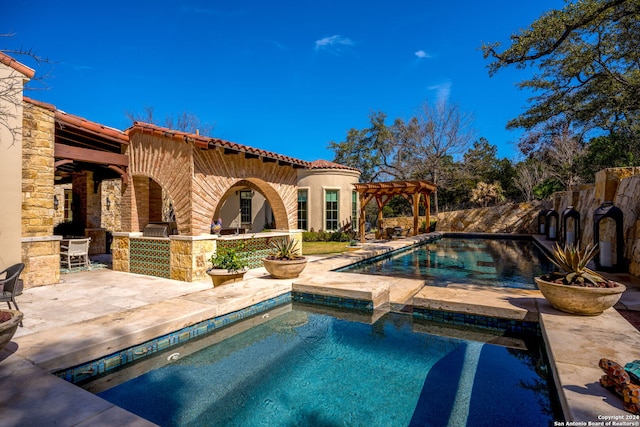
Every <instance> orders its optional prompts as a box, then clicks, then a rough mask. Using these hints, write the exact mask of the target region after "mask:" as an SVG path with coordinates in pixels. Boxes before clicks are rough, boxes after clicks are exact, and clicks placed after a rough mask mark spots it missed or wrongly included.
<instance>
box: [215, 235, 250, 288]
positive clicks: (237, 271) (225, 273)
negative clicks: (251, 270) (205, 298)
mask: <svg viewBox="0 0 640 427" xmlns="http://www.w3.org/2000/svg"><path fill="white" fill-rule="evenodd" d="M243 248H244V244H241V245H240V247H239V248H238V249H237V248H227V247H217V248H216V252H215V253H214V254H213V255H211V258H209V262H211V268H210V269H209V270H207V274H208V275H209V277H211V281H212V282H213V287H216V286H220V285H222V284H224V283H230V282H237V281H238V280H242V278H243V277H244V273H246V272H247V263H246V261H245V260H244V258H243V257H241V256H240V254H239V252H238V251H239V250H242V249H243Z"/></svg>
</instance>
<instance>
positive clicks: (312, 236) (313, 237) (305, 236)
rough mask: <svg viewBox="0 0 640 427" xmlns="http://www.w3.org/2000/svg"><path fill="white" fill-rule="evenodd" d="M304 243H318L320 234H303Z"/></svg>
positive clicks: (308, 232) (312, 232)
mask: <svg viewBox="0 0 640 427" xmlns="http://www.w3.org/2000/svg"><path fill="white" fill-rule="evenodd" d="M302 241H303V242H317V241H318V233H316V232H315V231H303V232H302Z"/></svg>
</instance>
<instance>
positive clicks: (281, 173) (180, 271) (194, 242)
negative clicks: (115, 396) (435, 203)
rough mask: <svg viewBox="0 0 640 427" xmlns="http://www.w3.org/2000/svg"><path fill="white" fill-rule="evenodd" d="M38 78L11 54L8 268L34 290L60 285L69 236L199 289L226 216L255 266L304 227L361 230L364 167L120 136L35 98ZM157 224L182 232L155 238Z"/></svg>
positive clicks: (217, 142) (142, 126) (139, 133)
mask: <svg viewBox="0 0 640 427" xmlns="http://www.w3.org/2000/svg"><path fill="white" fill-rule="evenodd" d="M33 74H34V73H33V70H30V69H28V68H27V67H25V66H23V65H22V64H20V63H18V62H16V61H15V60H14V59H12V58H10V57H8V56H6V55H3V54H0V81H1V82H3V83H4V84H7V85H9V86H11V87H12V88H14V89H15V90H13V91H12V92H11V94H10V96H4V97H2V99H0V108H2V111H3V112H4V111H8V112H9V113H10V114H6V117H7V123H4V122H2V123H0V132H2V133H0V136H1V137H2V140H1V142H0V150H3V153H2V155H1V156H0V174H1V175H0V177H1V178H2V181H1V182H2V183H3V191H2V192H1V193H0V197H1V198H2V200H0V202H2V203H0V215H1V217H2V218H3V221H2V222H1V223H0V267H3V268H4V267H5V266H8V265H11V264H13V263H16V262H20V260H22V261H23V262H25V264H26V268H25V271H24V273H23V276H22V278H23V279H24V283H25V286H26V287H32V286H38V285H44V284H51V283H56V282H58V281H59V277H60V240H61V239H62V237H63V236H62V235H74V236H79V235H82V236H88V237H91V239H92V240H91V248H90V253H94V254H95V253H104V252H109V251H111V252H112V255H113V268H114V269H115V270H120V271H129V272H137V273H142V274H150V275H159V276H162V277H169V278H174V279H178V280H185V281H192V280H199V279H200V278H203V277H205V270H206V268H207V260H208V258H209V257H210V256H211V254H212V253H213V252H214V251H215V248H216V246H217V245H220V244H225V245H226V244H229V243H228V242H226V243H225V242H223V241H222V240H221V239H224V237H220V236H217V235H213V234H212V233H211V232H212V224H213V223H214V222H215V221H217V220H218V218H220V219H222V223H223V229H224V231H225V233H223V234H232V235H233V236H234V238H235V239H238V238H239V237H238V236H237V235H240V234H244V235H245V236H247V237H245V239H250V246H251V251H252V256H254V258H256V259H252V262H254V263H255V262H257V260H259V258H258V257H259V256H261V255H264V254H265V251H267V250H268V241H269V239H270V238H272V237H273V236H276V235H282V236H289V237H291V238H295V239H299V240H301V231H302V229H301V228H300V225H304V228H303V229H311V228H313V229H315V230H320V229H326V230H338V229H342V228H345V227H350V226H351V224H352V221H353V219H354V216H355V215H356V214H355V212H357V197H354V195H353V192H352V188H351V184H353V183H356V182H358V178H359V175H360V173H359V171H357V170H355V169H352V168H348V167H345V166H342V165H338V164H336V163H332V162H327V161H322V160H318V161H315V162H308V161H304V160H301V159H296V158H292V157H289V156H286V155H282V154H279V153H274V152H268V151H265V150H261V149H258V148H254V147H250V146H246V145H242V144H237V143H234V142H230V141H225V140H221V139H218V138H211V137H206V136H202V135H198V134H189V133H186V132H180V131H176V130H173V129H168V128H163V127H159V126H156V125H153V124H149V123H138V122H137V123H135V124H134V125H133V126H132V127H130V128H129V129H127V130H125V131H121V130H118V129H113V128H110V127H107V126H104V125H101V124H99V123H96V122H93V121H90V120H87V119H84V118H82V117H79V116H75V115H72V114H68V113H65V112H63V111H60V110H58V109H57V108H56V107H55V106H53V105H51V104H46V103H42V102H39V101H37V100H33V99H29V98H26V97H23V94H22V88H23V84H24V83H25V82H26V81H28V79H30V78H32V77H33ZM301 195H304V197H302V196H301ZM300 214H303V215H304V217H303V221H300V220H299V215H300ZM154 222H168V223H170V224H172V227H173V228H172V230H173V231H174V232H173V233H172V234H171V235H170V236H168V237H166V238H164V237H163V238H161V239H159V238H149V237H147V236H145V235H144V230H145V227H147V225H149V224H150V223H154ZM63 226H65V227H66V228H65V227H63ZM54 227H55V229H56V232H54ZM265 228H268V229H270V230H273V232H272V233H271V234H269V236H268V237H266V235H265V234H264V233H260V232H262V231H263V229H265ZM64 230H66V231H64ZM274 233H275V234H274ZM149 253H153V254H156V255H157V256H156V255H154V257H148V256H147V255H146V254H149ZM158 254H159V255H158Z"/></svg>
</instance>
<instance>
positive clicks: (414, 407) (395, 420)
mask: <svg viewBox="0 0 640 427" xmlns="http://www.w3.org/2000/svg"><path fill="white" fill-rule="evenodd" d="M291 307H292V306H291V305H287V306H286V307H285V308H280V309H279V311H277V310H276V311H274V312H273V313H275V314H271V317H269V318H267V317H268V316H265V315H263V316H262V318H261V319H260V320H261V321H262V322H263V323H261V324H257V325H254V326H252V327H251V328H249V329H248V330H246V331H244V332H240V333H238V334H236V335H231V334H230V336H229V337H228V338H226V339H225V340H224V341H222V342H221V343H219V344H215V345H210V346H207V347H204V348H203V349H201V350H198V351H195V352H193V353H191V354H189V355H185V356H177V354H178V353H177V352H180V350H173V351H172V353H173V354H172V355H169V356H166V355H164V356H162V358H164V359H166V361H165V362H164V363H163V364H160V365H163V366H160V367H158V368H156V369H154V370H151V371H149V372H146V373H143V374H142V375H140V376H138V377H136V378H133V379H130V380H128V381H126V382H124V383H122V384H120V385H117V386H115V387H113V388H110V389H108V390H105V391H102V392H100V393H99V395H100V396H101V397H103V398H104V399H106V400H108V401H111V402H112V403H114V404H116V405H118V406H121V407H123V408H125V409H127V410H129V411H131V412H133V413H136V414H138V415H140V416H142V417H144V418H146V419H148V420H150V421H153V422H155V423H157V424H159V425H162V426H227V425H228V426H338V425H353V426H368V427H373V426H409V425H411V426H446V425H452V426H464V425H467V426H485V425H486V426H497V425H519V426H542V425H549V424H550V423H551V421H552V420H553V419H554V417H553V415H552V405H551V403H550V401H551V399H550V397H549V395H550V394H549V388H548V385H547V381H546V380H545V379H544V378H543V377H542V376H541V375H539V374H538V372H544V371H545V368H544V365H543V362H542V360H541V358H540V355H539V350H538V349H537V348H535V345H534V346H533V347H534V348H531V347H532V345H531V344H529V347H530V348H529V350H526V349H525V350H522V349H514V348H507V347H503V346H499V345H494V344H490V343H488V341H492V340H493V339H492V340H487V339H484V340H480V341H473V340H472V341H467V340H463V339H460V338H450V337H447V336H438V335H433V334H429V333H426V332H414V329H415V330H428V329H429V324H425V323H416V324H414V320H413V319H412V318H411V317H409V316H406V315H400V314H393V313H389V314H386V315H384V316H383V317H382V318H381V319H379V320H377V321H376V322H375V323H374V324H367V323H363V322H361V321H354V320H350V319H339V318H336V317H333V316H330V315H327V314H323V313H320V314H319V313H314V312H311V311H308V310H307V309H301V308H300V307H299V306H298V305H294V306H293V309H291ZM315 310H317V309H315ZM365 317H366V316H365ZM442 328H443V326H442V325H440V326H438V331H440V332H441V329H442ZM221 332H222V331H221ZM458 332H459V331H458ZM219 333H220V332H219ZM469 333H470V332H465V334H466V335H469ZM494 338H495V337H494ZM515 341H516V342H519V341H518V340H515ZM516 347H518V346H516ZM174 359H175V360H174Z"/></svg>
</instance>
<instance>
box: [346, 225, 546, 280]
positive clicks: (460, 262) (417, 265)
mask: <svg viewBox="0 0 640 427" xmlns="http://www.w3.org/2000/svg"><path fill="white" fill-rule="evenodd" d="M552 270H553V266H552V264H551V263H550V262H549V261H548V260H547V258H546V257H545V256H544V254H543V253H542V251H541V250H540V249H539V248H538V247H537V246H536V245H535V243H533V242H532V241H529V240H515V239H460V238H449V237H444V238H442V239H439V240H436V241H434V242H431V243H427V244H424V245H420V246H418V247H415V248H413V249H410V250H407V251H402V252H400V253H397V254H395V255H391V256H388V257H384V258H380V259H376V260H372V261H365V262H362V263H359V264H355V265H353V266H350V267H346V268H344V269H342V270H341V271H347V272H352V273H365V274H375V275H382V276H394V277H408V278H412V279H425V280H426V282H427V285H430V286H447V285H450V284H452V283H463V284H478V285H484V286H497V287H506V288H521V289H537V287H536V285H535V282H534V280H533V278H534V277H535V276H540V275H542V274H544V273H548V272H550V271H552Z"/></svg>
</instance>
